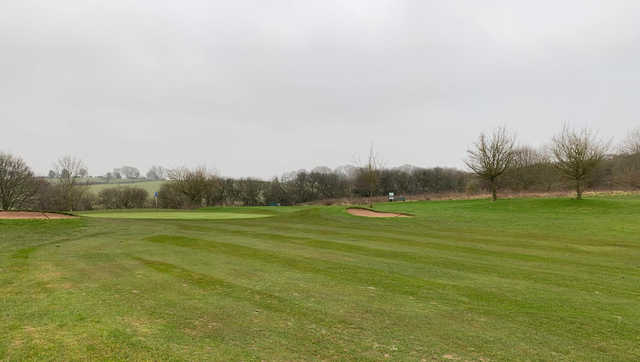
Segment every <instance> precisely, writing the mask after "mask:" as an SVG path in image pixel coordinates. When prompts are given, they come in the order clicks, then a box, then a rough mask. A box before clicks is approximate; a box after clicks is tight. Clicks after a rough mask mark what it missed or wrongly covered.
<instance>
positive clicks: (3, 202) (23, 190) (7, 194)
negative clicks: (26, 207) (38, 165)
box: [0, 153, 38, 210]
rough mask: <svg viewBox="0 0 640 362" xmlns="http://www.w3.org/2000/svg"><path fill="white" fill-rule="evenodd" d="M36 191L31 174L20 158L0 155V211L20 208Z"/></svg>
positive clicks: (36, 186)
mask: <svg viewBox="0 0 640 362" xmlns="http://www.w3.org/2000/svg"><path fill="white" fill-rule="evenodd" d="M37 189H38V185H37V182H36V180H35V178H34V177H33V172H31V169H29V166H27V164H26V163H25V162H24V161H23V160H22V159H21V158H19V157H16V156H13V155H10V154H8V153H0V210H10V209H14V208H19V207H21V206H22V205H23V204H24V203H26V202H27V201H29V200H30V199H31V198H32V197H33V196H34V195H35V193H36V191H37Z"/></svg>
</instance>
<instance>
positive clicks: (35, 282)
mask: <svg viewBox="0 0 640 362" xmlns="http://www.w3.org/2000/svg"><path fill="white" fill-rule="evenodd" d="M375 208H376V209H379V210H384V211H393V212H405V213H410V214H413V215H415V217H412V218H392V219H372V218H365V217H358V216H353V215H349V214H347V213H346V212H345V210H344V208H343V207H300V208H286V207H274V208H228V209H224V208H213V209H207V210H200V211H197V212H194V213H199V214H207V213H212V214H216V213H228V214H234V213H239V214H260V215H270V216H271V217H265V218H254V219H218V220H215V219H214V220H176V219H168V220H148V219H118V218H89V217H82V218H77V219H71V220H33V221H25V220H15V221H14V220H11V221H8V220H2V221H0V231H1V232H0V269H1V270H0V305H1V306H2V308H1V311H0V330H2V331H3V333H2V334H0V358H2V359H15V360H23V359H56V360H69V359H136V360H140V359H144V360H160V359H161V360H205V359H209V360H211V359H214V360H215V359H217V360H320V359H324V360H336V359H338V360H381V359H387V358H388V359H392V360H414V361H419V360H422V359H425V360H446V359H461V360H567V361H574V360H638V359H640V237H639V236H638V235H640V223H639V222H638V221H640V198H637V197H636V198H634V197H624V198H622V197H619V198H594V199H586V200H583V201H580V202H578V201H575V200H569V199H516V200H499V201H498V202H496V203H491V202H489V201H485V200H473V201H437V202H407V203H387V204H379V205H376V206H375ZM133 212H134V213H135V212H140V211H133Z"/></svg>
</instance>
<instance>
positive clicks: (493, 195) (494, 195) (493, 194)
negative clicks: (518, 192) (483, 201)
mask: <svg viewBox="0 0 640 362" xmlns="http://www.w3.org/2000/svg"><path fill="white" fill-rule="evenodd" d="M497 199H498V192H497V186H496V181H495V180H491V201H496V200H497Z"/></svg>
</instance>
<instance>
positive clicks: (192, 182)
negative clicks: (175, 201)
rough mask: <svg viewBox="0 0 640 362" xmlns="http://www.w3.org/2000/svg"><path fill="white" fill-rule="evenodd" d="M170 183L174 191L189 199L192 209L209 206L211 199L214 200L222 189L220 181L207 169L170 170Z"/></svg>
mask: <svg viewBox="0 0 640 362" xmlns="http://www.w3.org/2000/svg"><path fill="white" fill-rule="evenodd" d="M169 181H170V184H171V185H172V187H173V188H174V190H176V191H177V192H179V193H181V194H183V195H184V196H186V197H187V199H188V201H189V203H190V205H189V206H190V207H200V206H205V205H209V204H210V203H211V200H210V199H212V198H214V196H213V194H215V191H216V190H217V189H219V187H220V179H219V178H218V177H217V176H215V175H214V174H213V173H211V172H209V171H208V170H207V169H206V168H205V167H198V168H196V169H194V170H190V169H188V168H186V167H181V168H177V169H173V170H170V171H169Z"/></svg>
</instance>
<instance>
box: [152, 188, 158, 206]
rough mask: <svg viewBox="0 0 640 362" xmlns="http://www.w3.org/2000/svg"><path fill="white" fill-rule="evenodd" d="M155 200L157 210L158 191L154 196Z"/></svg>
mask: <svg viewBox="0 0 640 362" xmlns="http://www.w3.org/2000/svg"><path fill="white" fill-rule="evenodd" d="M153 198H154V199H156V209H157V208H158V191H156V192H155V194H153Z"/></svg>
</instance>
